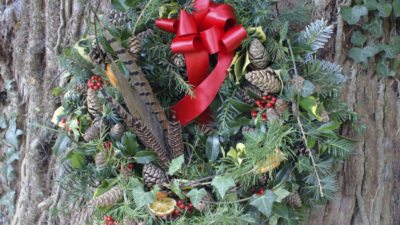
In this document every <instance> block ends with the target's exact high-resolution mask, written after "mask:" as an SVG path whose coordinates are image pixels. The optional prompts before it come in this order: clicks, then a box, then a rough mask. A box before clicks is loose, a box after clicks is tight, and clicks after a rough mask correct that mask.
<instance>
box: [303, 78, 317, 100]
mask: <svg viewBox="0 0 400 225" xmlns="http://www.w3.org/2000/svg"><path fill="white" fill-rule="evenodd" d="M314 90H315V86H314V84H313V83H312V82H311V81H308V80H305V81H304V83H303V90H302V91H301V96H303V97H308V96H310V95H312V94H313V93H314Z"/></svg>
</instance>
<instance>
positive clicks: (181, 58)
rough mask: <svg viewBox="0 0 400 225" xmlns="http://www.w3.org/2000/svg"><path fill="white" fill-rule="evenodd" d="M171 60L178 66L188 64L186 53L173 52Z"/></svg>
mask: <svg viewBox="0 0 400 225" xmlns="http://www.w3.org/2000/svg"><path fill="white" fill-rule="evenodd" d="M171 60H172V62H173V63H174V64H175V65H176V66H177V67H185V66H186V61H185V55H184V54H177V53H173V54H172V56H171Z"/></svg>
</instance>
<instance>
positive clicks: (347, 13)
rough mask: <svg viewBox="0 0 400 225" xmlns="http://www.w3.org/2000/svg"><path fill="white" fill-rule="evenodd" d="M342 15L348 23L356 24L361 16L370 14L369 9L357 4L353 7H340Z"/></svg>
mask: <svg viewBox="0 0 400 225" xmlns="http://www.w3.org/2000/svg"><path fill="white" fill-rule="evenodd" d="M340 15H342V17H343V19H344V20H345V21H346V22H347V23H348V24H356V23H357V22H358V21H359V20H360V17H361V16H365V15H368V9H367V7H365V6H362V5H356V6H354V7H353V8H351V7H349V6H342V7H341V8H340Z"/></svg>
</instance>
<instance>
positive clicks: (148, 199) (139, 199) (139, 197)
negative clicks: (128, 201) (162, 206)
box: [132, 187, 154, 208]
mask: <svg viewBox="0 0 400 225" xmlns="http://www.w3.org/2000/svg"><path fill="white" fill-rule="evenodd" d="M132 195H133V199H134V200H135V203H136V206H137V207H138V208H141V207H143V206H145V205H147V204H149V203H150V204H151V203H153V202H154V197H153V195H152V194H151V192H145V191H144V189H143V187H135V188H134V189H133V190H132Z"/></svg>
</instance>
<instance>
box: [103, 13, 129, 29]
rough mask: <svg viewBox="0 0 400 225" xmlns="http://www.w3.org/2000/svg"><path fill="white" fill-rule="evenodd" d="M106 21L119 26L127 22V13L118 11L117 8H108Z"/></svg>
mask: <svg viewBox="0 0 400 225" xmlns="http://www.w3.org/2000/svg"><path fill="white" fill-rule="evenodd" d="M108 22H109V23H110V24H113V25H115V26H121V25H123V24H125V23H127V22H129V17H128V14H127V13H124V12H120V11H117V10H110V11H109V12H108Z"/></svg>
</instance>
